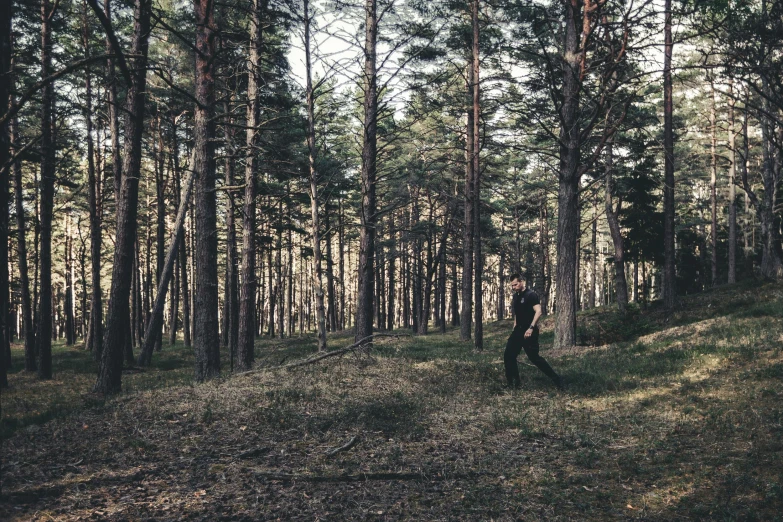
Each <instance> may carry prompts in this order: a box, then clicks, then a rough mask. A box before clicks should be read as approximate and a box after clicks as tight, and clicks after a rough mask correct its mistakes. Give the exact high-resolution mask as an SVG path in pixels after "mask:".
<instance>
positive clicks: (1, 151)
mask: <svg viewBox="0 0 783 522" xmlns="http://www.w3.org/2000/svg"><path fill="white" fill-rule="evenodd" d="M12 9H13V8H12V2H0V111H2V112H3V113H5V112H6V110H7V109H8V107H10V105H11V90H12V72H11V71H12V66H11V57H12V55H13V49H12V44H11V18H12V13H13V11H12ZM10 147H11V133H10V128H9V125H8V122H5V123H1V124H0V169H5V168H7V167H6V166H7V165H8V160H9V159H10V158H11V148H10ZM8 179H9V176H8V173H7V172H6V171H5V170H0V311H4V310H6V309H7V307H8V188H9V187H8ZM17 204H18V203H17ZM7 320H8V314H6V313H0V348H2V351H0V389H4V388H8V368H9V366H10V364H9V361H8V360H7V359H6V356H5V355H6V349H5V347H6V345H8V344H9V339H7V338H6V333H5V332H6V328H5V325H6V321H7Z"/></svg>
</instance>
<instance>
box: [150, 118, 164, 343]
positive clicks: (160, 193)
mask: <svg viewBox="0 0 783 522" xmlns="http://www.w3.org/2000/svg"><path fill="white" fill-rule="evenodd" d="M156 120H157V121H156V125H157V131H158V137H157V138H158V140H157V142H158V146H157V154H156V157H155V158H153V160H154V161H155V193H156V194H155V196H156V197H155V210H156V212H155V217H156V223H155V224H156V235H155V239H156V241H155V247H156V248H155V284H156V285H158V287H160V281H161V278H162V277H163V264H164V259H163V256H164V255H165V250H166V192H165V191H166V177H165V172H166V170H165V159H164V155H163V152H164V148H163V131H162V130H161V124H162V123H161V117H160V114H158V115H157V117H156ZM164 295H165V292H164ZM155 299H156V300H157V292H156V293H155ZM162 349H163V329H162V328H161V329H160V331H159V332H158V333H157V336H156V337H155V351H156V352H159V351H161V350H162Z"/></svg>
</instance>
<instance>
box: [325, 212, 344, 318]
mask: <svg viewBox="0 0 783 522" xmlns="http://www.w3.org/2000/svg"><path fill="white" fill-rule="evenodd" d="M324 221H325V223H324V227H325V228H326V230H331V226H330V223H329V206H328V205H324ZM333 237H334V234H333V233H330V234H329V236H328V237H327V238H325V239H326V241H325V243H326V304H327V306H328V312H327V315H326V319H327V326H328V329H329V330H330V331H332V332H335V331H337V330H339V329H340V328H339V327H338V326H337V296H336V295H335V287H334V259H333V258H332V238H333Z"/></svg>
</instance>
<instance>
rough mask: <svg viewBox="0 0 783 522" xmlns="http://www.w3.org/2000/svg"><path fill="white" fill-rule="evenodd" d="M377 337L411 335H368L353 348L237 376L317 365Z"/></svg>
mask: <svg viewBox="0 0 783 522" xmlns="http://www.w3.org/2000/svg"><path fill="white" fill-rule="evenodd" d="M376 337H393V338H395V339H399V338H400V337H410V334H383V333H376V334H372V335H368V336H367V337H365V338H364V339H361V340H359V341H357V342H355V343H353V344H352V345H351V346H348V347H346V348H340V349H339V350H333V351H331V352H326V353H321V354H318V355H314V356H312V357H308V358H307V359H303V360H301V361H296V362H292V363H288V364H283V365H280V366H271V367H268V368H259V369H257V370H249V371H246V372H241V373H237V374H236V375H249V374H253V373H260V372H268V371H272V370H290V369H292V368H298V367H300V366H306V365H308V364H313V363H317V362H318V361H323V360H324V359H328V358H329V357H336V356H338V355H344V354H346V353H349V352H356V351H358V350H359V349H360V348H361V347H362V346H364V345H366V344H367V343H369V342H370V341H371V340H372V339H374V338H376Z"/></svg>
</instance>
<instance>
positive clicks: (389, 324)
mask: <svg viewBox="0 0 783 522" xmlns="http://www.w3.org/2000/svg"><path fill="white" fill-rule="evenodd" d="M389 237H390V238H391V244H390V245H389V253H388V258H389V262H388V272H389V289H388V291H387V292H386V295H387V296H388V300H387V302H386V329H387V330H389V331H390V332H391V331H392V330H394V290H395V285H396V280H395V277H396V274H395V270H396V262H397V244H396V237H397V231H396V230H395V229H394V212H391V213H390V214H389Z"/></svg>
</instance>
